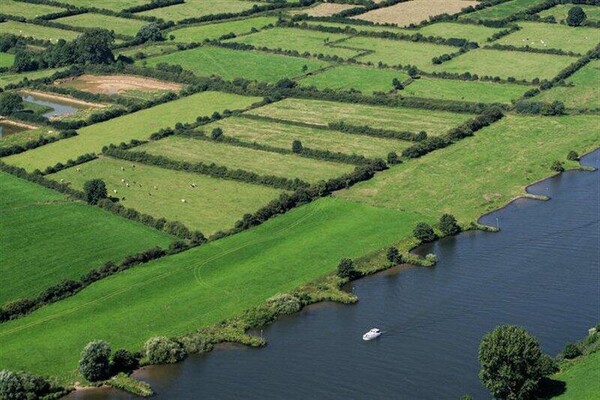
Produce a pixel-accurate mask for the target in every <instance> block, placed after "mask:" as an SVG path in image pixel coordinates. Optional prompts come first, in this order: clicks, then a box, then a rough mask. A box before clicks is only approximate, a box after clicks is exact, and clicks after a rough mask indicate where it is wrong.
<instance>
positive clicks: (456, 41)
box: [278, 22, 477, 48]
mask: <svg viewBox="0 0 600 400" xmlns="http://www.w3.org/2000/svg"><path fill="white" fill-rule="evenodd" d="M278 25H279V26H287V27H292V28H299V29H307V30H314V31H320V32H327V33H340V34H354V35H358V36H365V37H373V38H380V39H390V40H405V41H411V42H425V43H434V44H440V45H446V46H453V47H465V48H477V43H475V42H470V41H468V40H466V39H461V38H443V37H439V36H425V35H423V34H422V33H419V32H415V33H414V34H409V33H399V32H393V31H379V32H377V31H369V30H364V31H363V30H360V26H361V25H356V26H350V25H346V26H345V27H344V28H341V27H334V26H324V25H312V24H311V25H309V24H307V23H306V22H301V23H298V22H279V23H278Z"/></svg>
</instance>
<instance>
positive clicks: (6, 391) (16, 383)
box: [0, 370, 26, 400]
mask: <svg viewBox="0 0 600 400" xmlns="http://www.w3.org/2000/svg"><path fill="white" fill-rule="evenodd" d="M25 396H26V392H25V388H24V387H23V385H22V384H21V380H20V379H19V377H18V376H17V375H16V374H15V373H13V372H11V371H7V370H2V371H0V399H7V400H8V399H25V398H26V397H25Z"/></svg>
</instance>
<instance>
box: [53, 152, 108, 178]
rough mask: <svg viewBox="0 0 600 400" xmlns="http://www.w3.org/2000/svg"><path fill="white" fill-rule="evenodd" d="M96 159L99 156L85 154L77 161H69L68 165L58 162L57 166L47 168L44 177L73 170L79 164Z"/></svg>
mask: <svg viewBox="0 0 600 400" xmlns="http://www.w3.org/2000/svg"><path fill="white" fill-rule="evenodd" d="M96 158H98V156H96V154H94V153H87V154H83V155H81V156H79V157H77V158H76V159H74V160H73V159H69V160H68V161H67V162H66V163H64V164H63V163H61V162H57V163H56V164H54V165H53V166H51V167H47V168H46V169H45V170H44V171H43V172H42V174H43V175H50V174H54V173H56V172H59V171H62V170H63V169H66V168H71V167H74V166H76V165H79V164H83V163H86V162H88V161H92V160H95V159H96Z"/></svg>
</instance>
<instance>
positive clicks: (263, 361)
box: [69, 150, 600, 400]
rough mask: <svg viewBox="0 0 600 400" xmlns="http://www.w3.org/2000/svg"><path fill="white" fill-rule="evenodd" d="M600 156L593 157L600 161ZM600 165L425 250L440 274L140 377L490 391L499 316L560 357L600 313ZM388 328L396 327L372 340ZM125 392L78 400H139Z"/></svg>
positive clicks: (373, 285) (327, 395) (327, 393)
mask: <svg viewBox="0 0 600 400" xmlns="http://www.w3.org/2000/svg"><path fill="white" fill-rule="evenodd" d="M599 158H600V150H598V151H596V152H594V153H592V154H590V155H588V156H586V157H585V158H584V162H583V163H584V164H585V165H593V166H595V167H599V166H600V160H599ZM599 188H600V173H598V172H597V171H596V172H579V171H569V172H566V173H564V174H562V175H560V176H558V177H554V178H550V179H548V180H545V181H543V182H540V183H538V184H536V185H534V186H532V187H530V189H529V190H530V192H531V193H536V194H544V195H548V196H550V197H551V198H552V200H551V201H546V202H542V201H536V200H529V199H519V200H517V201H515V202H513V203H511V204H510V205H508V206H507V207H505V208H503V209H502V210H499V211H497V212H494V213H492V214H489V215H487V216H485V217H483V218H482V220H481V222H482V223H486V224H490V225H496V224H497V223H498V224H499V225H500V228H501V231H500V232H499V233H486V232H479V231H477V232H467V233H464V234H461V235H459V236H458V237H455V238H449V239H444V240H441V241H439V242H436V243H433V244H431V245H427V246H423V247H421V248H420V249H418V251H419V252H420V253H422V254H426V253H429V252H433V253H435V254H436V255H437V256H438V260H439V262H438V264H437V265H436V266H435V267H433V268H418V267H402V268H398V269H395V270H390V271H385V272H383V273H380V274H377V275H374V276H371V277H368V278H365V279H362V280H359V281H356V282H354V283H353V284H352V287H351V290H353V291H354V292H355V293H356V294H357V295H358V296H359V298H360V301H359V302H358V303H357V304H356V305H353V306H347V305H338V304H330V303H325V304H317V305H315V306H311V307H308V308H306V309H305V310H303V311H302V312H300V314H299V315H294V316H290V317H286V318H283V319H282V320H280V321H278V322H276V323H274V324H273V325H271V326H269V327H267V328H266V329H264V332H263V334H264V336H265V338H266V339H267V340H268V346H266V347H265V348H263V349H250V348H244V347H241V346H235V345H228V346H225V347H221V348H218V349H216V350H215V351H213V352H212V353H208V354H205V355H197V356H191V357H190V358H189V359H188V360H186V361H185V362H183V363H180V364H177V365H169V366H155V367H148V368H145V369H143V370H140V371H138V372H137V373H136V376H137V377H138V378H141V379H143V380H145V381H147V382H149V383H150V384H151V385H152V387H153V388H154V389H155V390H156V391H157V392H158V395H157V397H158V398H160V399H173V400H176V399H192V398H213V399H306V398H314V399H340V398H347V399H411V400H412V399H458V398H460V396H461V395H464V394H471V395H472V396H474V397H475V399H490V398H491V396H490V395H489V393H488V391H487V390H486V389H485V388H484V387H482V385H481V384H480V382H479V380H478V377H477V372H478V369H479V364H478V361H477V348H478V345H479V341H480V340H481V338H482V336H483V335H484V334H485V333H486V332H488V331H490V330H492V329H493V328H494V327H495V326H497V325H500V324H516V325H520V326H523V327H525V328H526V329H528V330H529V331H530V332H531V333H532V334H533V335H535V336H536V337H537V338H539V340H540V343H541V345H542V347H543V349H544V350H545V351H546V352H547V353H549V354H551V355H556V354H557V353H558V352H559V351H560V350H561V349H562V348H563V347H564V345H565V343H567V342H570V341H575V340H578V339H580V338H582V337H584V336H585V335H586V334H587V329H588V328H589V327H591V326H594V325H595V324H596V323H598V322H599V321H600V246H599V243H600V234H599V231H600V225H599V220H600V203H599V198H600V193H599ZM374 326H377V327H379V328H381V329H382V330H383V331H384V335H383V336H382V337H381V338H380V339H379V340H377V341H373V342H363V341H362V340H361V335H362V334H363V333H364V332H365V331H367V330H368V329H370V328H371V327H374ZM129 398H133V397H132V396H129V395H127V394H125V393H122V392H120V391H117V390H111V389H106V390H94V391H86V392H79V393H73V394H72V395H70V396H69V399H129Z"/></svg>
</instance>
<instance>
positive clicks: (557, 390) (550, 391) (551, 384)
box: [536, 378, 567, 400]
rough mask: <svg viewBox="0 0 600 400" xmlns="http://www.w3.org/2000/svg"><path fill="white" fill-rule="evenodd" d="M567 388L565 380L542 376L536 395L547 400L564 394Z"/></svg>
mask: <svg viewBox="0 0 600 400" xmlns="http://www.w3.org/2000/svg"><path fill="white" fill-rule="evenodd" d="M566 390H567V384H566V383H565V382H563V381H559V380H556V379H550V378H542V380H541V381H540V384H539V387H538V391H537V393H536V397H537V398H538V399H540V400H542V399H543V400H547V399H551V398H553V397H556V396H559V395H561V394H563V393H564V392H565V391H566Z"/></svg>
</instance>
